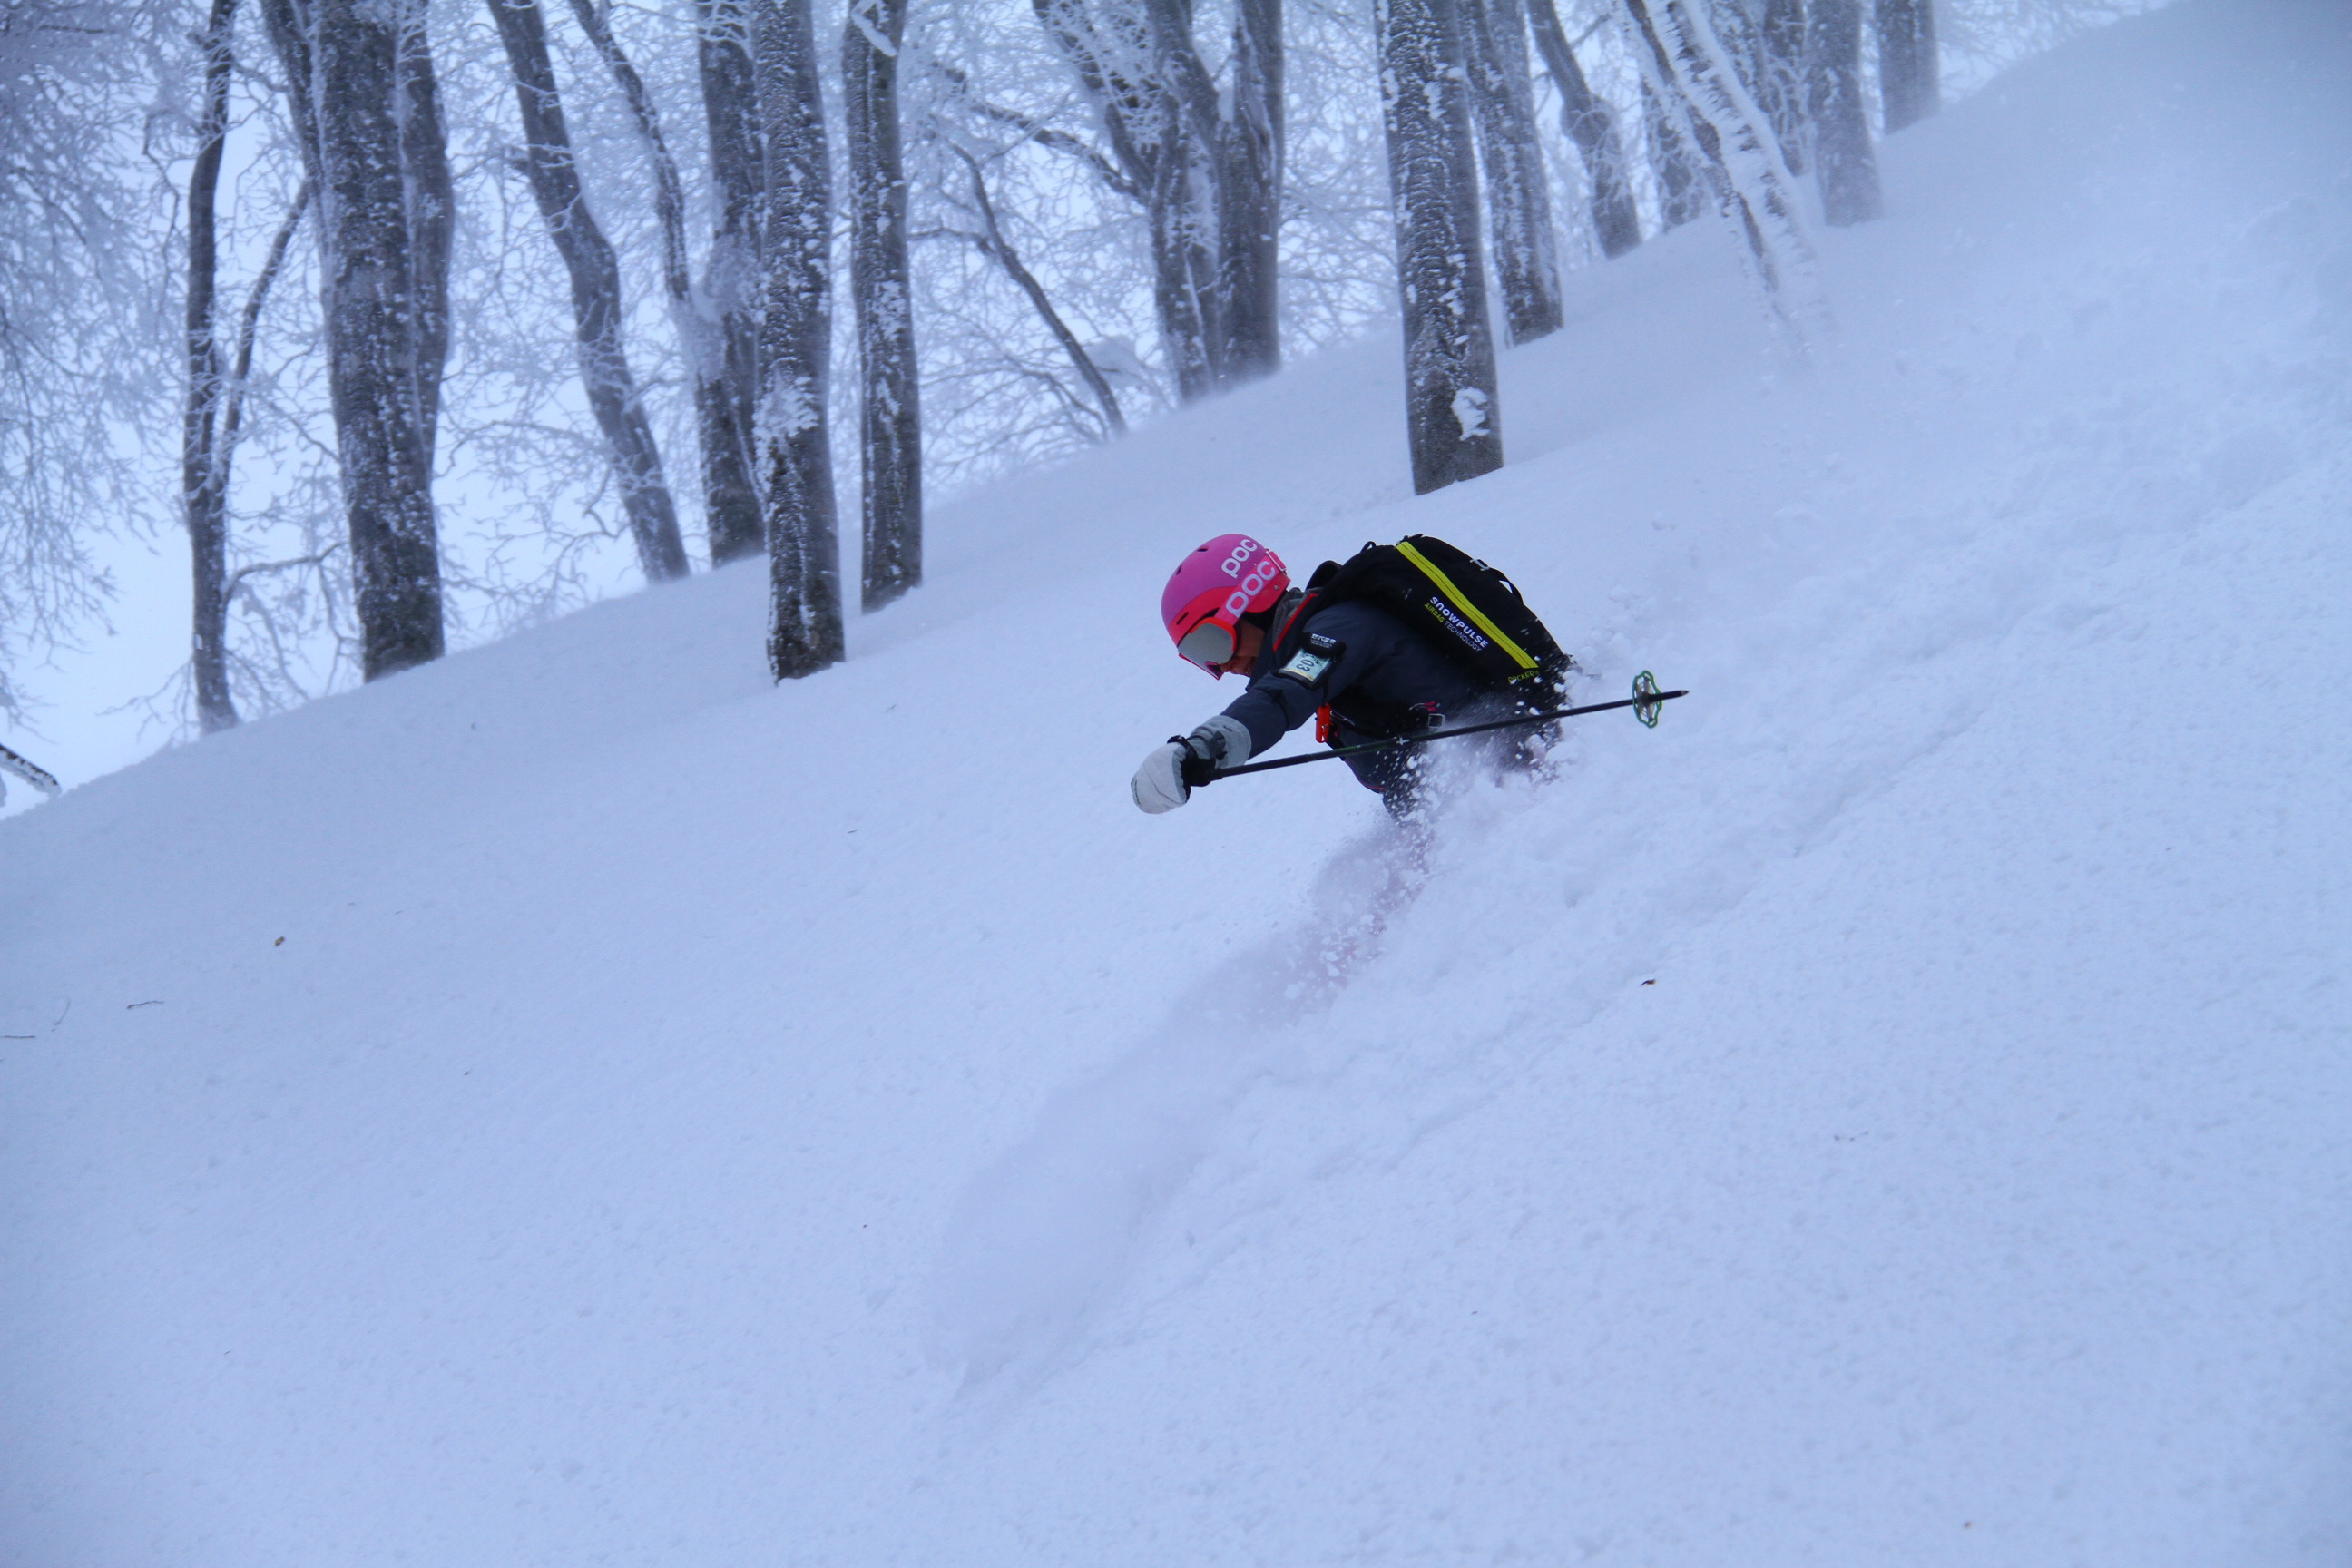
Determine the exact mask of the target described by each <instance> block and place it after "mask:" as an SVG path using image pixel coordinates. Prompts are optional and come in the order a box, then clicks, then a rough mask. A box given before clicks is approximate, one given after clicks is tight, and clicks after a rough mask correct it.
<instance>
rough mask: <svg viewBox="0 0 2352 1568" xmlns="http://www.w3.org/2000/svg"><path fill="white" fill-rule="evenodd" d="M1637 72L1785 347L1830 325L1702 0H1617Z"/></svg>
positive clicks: (1796, 227) (1794, 213) (1753, 119)
mask: <svg viewBox="0 0 2352 1568" xmlns="http://www.w3.org/2000/svg"><path fill="white" fill-rule="evenodd" d="M1620 3H1621V4H1622V5H1623V7H1624V11H1625V16H1626V19H1627V21H1628V22H1629V23H1630V24H1631V25H1632V32H1633V43H1634V46H1635V48H1636V50H1637V52H1638V55H1639V57H1640V60H1641V65H1642V74H1643V80H1644V82H1645V83H1646V85H1647V86H1648V88H1649V89H1650V91H1651V93H1652V94H1653V96H1654V98H1655V99H1656V100H1657V102H1658V103H1659V104H1660V105H1661V107H1662V109H1663V110H1664V111H1665V112H1666V113H1668V114H1670V115H1671V116H1672V117H1673V119H1674V121H1675V128H1676V130H1677V131H1678V132H1680V133H1681V134H1682V135H1683V136H1685V138H1686V139H1687V141H1688V142H1689V144H1690V146H1691V147H1692V149H1693V150H1694V153H1695V154H1696V156H1695V157H1694V160H1693V161H1694V163H1696V168H1697V173H1698V174H1699V176H1700V177H1701V178H1703V179H1704V181H1705V182H1706V185H1707V187H1708V189H1709V191H1710V193H1711V194H1712V195H1713V196H1714V198H1715V205H1716V210H1717V212H1718V213H1720V214H1721V215H1722V216H1723V219H1724V221H1725V223H1726V224H1727V225H1728V226H1730V228H1731V230H1732V232H1733V234H1734V236H1735V237H1737V239H1738V245H1739V249H1740V256H1741V258H1742V260H1743V261H1745V262H1746V264H1747V266H1748V275H1749V277H1750V278H1751V279H1754V281H1755V283H1756V285H1757V289H1758V291H1759V295H1760V296H1761V298H1762V300H1763V301H1764V304H1765V307H1766V309H1767V310H1768V311H1769V314H1770V316H1771V319H1772V322H1773V325H1774V326H1775V328H1776V329H1777V330H1778V331H1779V332H1780V335H1781V338H1782V342H1783V344H1784V346H1785V348H1786V349H1787V351H1788V352H1790V353H1792V354H1794V355H1800V356H1801V355H1802V354H1803V353H1805V352H1806V351H1807V350H1808V349H1810V348H1811V346H1813V344H1814V343H1815V342H1816V341H1817V340H1819V339H1820V338H1822V337H1823V336H1825V335H1826V334H1827V332H1828V331H1829V328H1830V320H1829V311H1828V306H1827V304H1826V302H1825V300H1823V299H1822V292H1821V278H1820V268H1819V265H1818V262H1817V260H1816V258H1815V255H1814V251H1813V245H1812V240H1811V237H1809V236H1808V235H1807V234H1806V232H1805V225H1804V220H1803V219H1802V218H1801V216H1799V213H1798V208H1797V201H1796V194H1795V192H1794V190H1793V189H1792V188H1791V187H1792V183H1793V182H1792V180H1791V177H1790V174H1789V172H1788V165H1787V164H1786V163H1783V162H1782V160H1781V158H1780V147H1779V144H1778V143H1777V142H1775V140H1774V139H1773V136H1772V132H1771V128H1770V126H1769V123H1768V122H1767V121H1766V119H1765V116H1764V111H1763V110H1762V109H1760V108H1759V107H1758V105H1757V103H1756V100H1754V99H1752V98H1750V97H1748V92H1747V89H1745V88H1744V87H1742V86H1741V85H1740V81H1739V76H1738V71H1737V70H1735V69H1734V68H1733V66H1732V64H1731V59H1730V57H1729V56H1728V55H1727V53H1726V52H1725V50H1724V47H1723V45H1722V41H1721V40H1720V39H1719V38H1718V37H1717V36H1716V33H1715V29H1714V27H1713V26H1710V25H1709V23H1708V20H1707V15H1706V10H1705V8H1704V6H1703V5H1702V3H1701V0H1620Z"/></svg>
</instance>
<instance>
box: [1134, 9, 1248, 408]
mask: <svg viewBox="0 0 2352 1568" xmlns="http://www.w3.org/2000/svg"><path fill="white" fill-rule="evenodd" d="M1121 3H1123V0H1107V8H1108V6H1110V5H1118V4H1121ZM1134 3H1135V6H1136V10H1135V13H1134V15H1135V16H1137V17H1138V18H1139V20H1140V21H1141V23H1142V27H1143V36H1144V37H1145V39H1146V40H1147V44H1146V47H1147V48H1148V51H1149V55H1148V58H1149V60H1150V66H1149V68H1148V70H1147V72H1146V73H1145V79H1146V80H1148V81H1150V82H1151V83H1152V84H1154V91H1155V94H1156V96H1157V98H1158V100H1159V106H1158V114H1157V116H1156V119H1157V124H1158V129H1157V131H1156V133H1155V140H1156V143H1157V147H1158V154H1159V155H1158V157H1157V159H1156V160H1155V163H1156V167H1155V170H1154V172H1155V174H1156V175H1157V178H1156V179H1155V180H1154V182H1153V184H1152V186H1151V192H1152V201H1151V226H1152V233H1153V237H1154V247H1155V249H1157V250H1158V251H1159V252H1160V254H1161V256H1162V257H1164V258H1165V260H1164V262H1163V264H1162V267H1161V268H1160V272H1161V281H1162V289H1163V290H1164V291H1165V292H1166V293H1167V294H1168V295H1169V300H1168V309H1169V310H1170V311H1171V312H1172V315H1173V319H1175V320H1177V321H1182V322H1185V323H1187V325H1186V329H1185V330H1186V338H1187V341H1186V342H1185V343H1184V346H1183V350H1182V352H1181V354H1180V356H1179V358H1178V362H1177V363H1178V367H1179V370H1178V376H1177V384H1178V391H1179V393H1180V395H1181V396H1182V397H1183V398H1184V399H1185V400H1186V401H1188V402H1189V401H1192V399H1195V398H1200V397H1205V396H1207V395H1209V394H1210V393H1212V392H1214V391H1216V390H1218V389H1219V388H1220V387H1222V386H1223V385H1225V384H1226V381H1227V374H1226V366H1225V343H1226V326H1227V323H1226V321H1225V314H1226V312H1225V303H1226V301H1225V293H1224V257H1223V239H1224V224H1223V219H1222V217H1221V216H1220V215H1219V211H1218V209H1219V206H1220V205H1221V204H1220V202H1219V196H1220V195H1221V194H1222V193H1221V192H1220V190H1219V188H1218V184H1219V180H1220V178H1221V176H1222V174H1223V170H1222V169H1221V167H1220V165H1219V161H1218V156H1217V154H1218V142H1219V141H1220V140H1221V138H1222V135H1223V124H1222V117H1221V115H1220V112H1219V108H1218V102H1217V89H1216V84H1215V83H1214V82H1213V80H1212V79H1210V76H1209V71H1208V68H1207V67H1206V66H1204V65H1202V62H1201V57H1200V55H1199V53H1198V52H1197V51H1196V50H1195V49H1194V48H1193V47H1192V6H1191V5H1190V4H1189V0H1134Z"/></svg>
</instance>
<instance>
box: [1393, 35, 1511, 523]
mask: <svg viewBox="0 0 2352 1568" xmlns="http://www.w3.org/2000/svg"><path fill="white" fill-rule="evenodd" d="M1373 16H1374V25H1375V26H1376V27H1377V28H1378V30H1379V43H1380V66H1381V117H1382V120H1383V121H1384V123H1385V125H1386V129H1387V132H1388V150H1389V191H1390V197H1391V204H1392V205H1393V207H1394V210H1395V214H1396V229H1397V282H1398V293H1399V295H1400V296H1401V300H1400V302H1401V304H1402V309H1403V312H1404V372H1405V428H1406V439H1407V441H1408V443H1409V445H1410V447H1411V450H1412V488H1413V493H1414V494H1416V495H1426V494H1428V493H1429V492H1430V491H1432V490H1434V489H1443V488H1444V487H1445V486H1447V485H1450V484H1454V483H1456V482H1458V481H1460V480H1463V479H1475V478H1477V477H1478V476H1479V475H1480V474H1484V473H1488V472H1491V471H1492V470H1494V469H1496V468H1501V467H1502V466H1503V437H1502V431H1501V428H1500V416H1501V413H1502V408H1501V405H1500V403H1499V401H1498V399H1497V397H1496V383H1495V344H1494V340H1493V339H1492V338H1491V337H1490V336H1489V335H1488V333H1487V330H1486V269H1485V268H1484V266H1483V265H1482V264H1481V261H1480V258H1479V254H1478V181H1477V164H1476V160H1475V156H1474V155H1473V153H1472V149H1471V139H1470V111H1469V106H1468V104H1467V102H1466V101H1465V99H1466V97H1467V95H1466V94H1465V91H1464V90H1463V78H1464V74H1465V73H1464V70H1463V56H1462V36H1461V31H1460V26H1459V23H1458V21H1457V18H1456V16H1455V15H1454V0H1376V4H1375V5H1374V9H1373Z"/></svg>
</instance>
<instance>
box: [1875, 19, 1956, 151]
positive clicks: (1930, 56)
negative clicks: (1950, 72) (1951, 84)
mask: <svg viewBox="0 0 2352 1568" xmlns="http://www.w3.org/2000/svg"><path fill="white" fill-rule="evenodd" d="M1877 23H1878V96H1879V99H1880V100H1881V102H1882V103H1883V104H1884V106H1885V111H1886V119H1885V124H1886V133H1887V134H1888V135H1890V136H1892V135H1893V134H1894V133H1895V132H1897V131H1900V130H1902V129H1903V128H1904V127H1905V126H1906V125H1913V124H1916V123H1917V122H1918V121H1922V120H1925V119H1927V116H1929V115H1931V114H1933V113H1935V112H1936V110H1938V109H1941V108H1942V107H1943V106H1944V87H1943V67H1942V64H1941V62H1940V61H1939V60H1938V59H1937V53H1936V5H1935V0H1878V16H1877Z"/></svg>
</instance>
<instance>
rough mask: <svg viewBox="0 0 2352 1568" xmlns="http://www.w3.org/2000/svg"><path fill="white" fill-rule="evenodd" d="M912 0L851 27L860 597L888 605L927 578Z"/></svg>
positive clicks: (894, 0) (846, 93)
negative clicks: (906, 76)
mask: <svg viewBox="0 0 2352 1568" xmlns="http://www.w3.org/2000/svg"><path fill="white" fill-rule="evenodd" d="M906 29H907V5H906V0H849V4H848V6H847V20H846V21H845V24H844V26H843V28H842V38H841V79H842V106H843V115H844V118H845V120H846V121H847V132H848V138H847V139H848V142H849V278H850V281H849V291H850V299H851V300H852V302H853V303H854V304H855V306H856V311H857V395H858V403H859V410H858V412H859V418H858V456H859V471H860V474H861V476H862V478H863V481H864V482H863V486H862V489H861V498H862V499H861V515H862V519H863V526H862V528H861V530H860V533H861V538H862V541H863V544H864V551H863V561H864V566H863V569H862V572H861V574H860V586H861V603H862V604H863V605H864V606H865V608H866V609H868V610H878V609H880V608H881V607H882V606H883V605H887V604H888V603H889V602H890V601H891V600H893V599H895V598H897V597H898V596H899V595H901V594H904V593H905V592H906V591H907V590H908V589H909V588H911V587H913V586H915V585H916V584H919V583H920V582H921V581H922V580H923V426H922V406H921V401H920V387H919V379H920V378H919V367H918V365H917V364H916V362H915V317H914V300H913V289H912V288H911V287H910V284H909V279H908V256H907V175H906V169H905V165H904V161H903V160H902V159H901V158H900V157H899V155H898V54H899V46H900V44H901V43H902V42H903V41H904V39H905V37H906Z"/></svg>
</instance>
